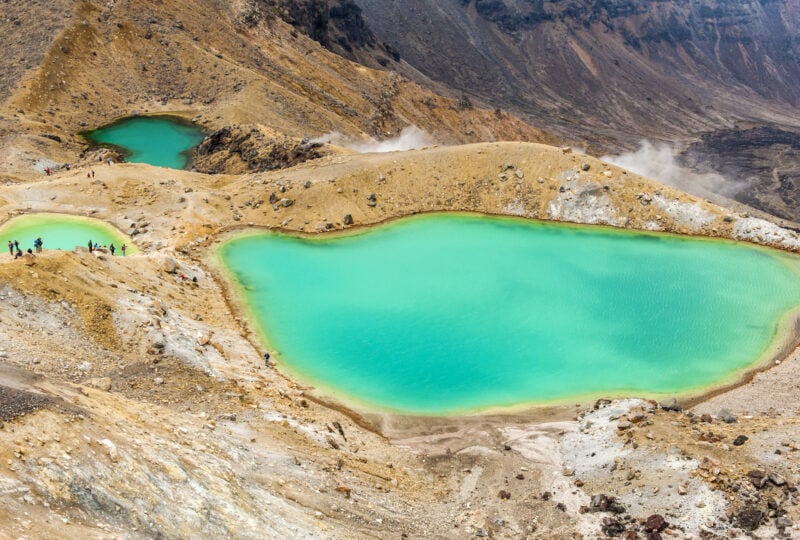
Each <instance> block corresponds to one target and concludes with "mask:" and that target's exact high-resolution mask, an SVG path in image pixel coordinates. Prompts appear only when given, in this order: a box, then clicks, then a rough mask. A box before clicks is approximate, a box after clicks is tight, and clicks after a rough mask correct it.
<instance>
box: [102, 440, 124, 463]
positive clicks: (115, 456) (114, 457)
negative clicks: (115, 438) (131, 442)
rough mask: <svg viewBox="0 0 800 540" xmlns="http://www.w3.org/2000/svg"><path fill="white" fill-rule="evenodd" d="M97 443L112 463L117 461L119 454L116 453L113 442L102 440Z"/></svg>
mask: <svg viewBox="0 0 800 540" xmlns="http://www.w3.org/2000/svg"><path fill="white" fill-rule="evenodd" d="M97 442H98V443H99V444H101V445H103V446H104V447H105V448H106V451H107V452H108V457H109V459H111V462H112V463H116V462H117V461H119V452H118V451H117V446H116V445H115V444H114V443H113V442H111V441H110V440H108V439H102V440H99V441H97Z"/></svg>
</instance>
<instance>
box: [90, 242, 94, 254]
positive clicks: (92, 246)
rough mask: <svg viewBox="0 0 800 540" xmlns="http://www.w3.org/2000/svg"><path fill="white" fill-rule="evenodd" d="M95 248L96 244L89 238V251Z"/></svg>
mask: <svg viewBox="0 0 800 540" xmlns="http://www.w3.org/2000/svg"><path fill="white" fill-rule="evenodd" d="M93 250H94V244H92V241H91V240H89V253H91V252H92V251H93Z"/></svg>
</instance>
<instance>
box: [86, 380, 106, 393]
mask: <svg viewBox="0 0 800 540" xmlns="http://www.w3.org/2000/svg"><path fill="white" fill-rule="evenodd" d="M86 385H87V386H91V387H92V388H97V389H98V390H102V391H104V392H108V391H109V390H111V377H96V378H93V379H89V380H88V381H86Z"/></svg>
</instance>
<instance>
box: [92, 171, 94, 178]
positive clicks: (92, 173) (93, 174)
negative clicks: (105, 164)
mask: <svg viewBox="0 0 800 540" xmlns="http://www.w3.org/2000/svg"><path fill="white" fill-rule="evenodd" d="M92 178H94V169H92Z"/></svg>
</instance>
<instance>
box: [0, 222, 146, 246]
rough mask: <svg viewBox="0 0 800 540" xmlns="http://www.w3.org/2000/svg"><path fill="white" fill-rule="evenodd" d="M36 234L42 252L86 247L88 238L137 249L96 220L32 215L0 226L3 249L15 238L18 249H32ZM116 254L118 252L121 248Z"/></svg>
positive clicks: (126, 239) (110, 228) (103, 244)
mask: <svg viewBox="0 0 800 540" xmlns="http://www.w3.org/2000/svg"><path fill="white" fill-rule="evenodd" d="M38 237H41V238H42V243H43V248H44V250H45V251H47V250H51V249H61V250H65V251H72V250H73V249H75V247H76V246H81V247H83V246H86V245H87V244H88V243H89V240H91V241H92V242H93V243H97V244H98V245H100V246H109V245H111V244H112V243H113V244H114V245H115V246H116V248H117V249H119V248H121V247H122V244H127V246H128V254H131V253H136V252H137V250H136V247H135V246H134V245H133V243H132V242H131V240H130V238H128V237H127V236H125V235H124V234H122V233H121V232H120V231H118V230H117V229H115V228H114V227H112V226H111V225H109V224H107V223H105V222H104V221H100V220H98V219H92V218H86V217H78V216H69V215H64V214H32V215H27V216H18V217H15V218H13V219H10V220H9V221H7V222H6V223H4V224H2V225H0V240H1V241H2V247H3V248H5V246H6V244H7V243H8V241H9V240H11V241H14V240H17V241H18V242H19V247H20V249H22V250H23V251H25V250H27V249H28V248H33V241H34V240H36V238H38ZM117 253H118V254H120V255H121V254H122V252H121V251H117Z"/></svg>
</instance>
